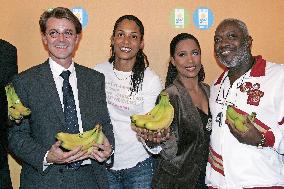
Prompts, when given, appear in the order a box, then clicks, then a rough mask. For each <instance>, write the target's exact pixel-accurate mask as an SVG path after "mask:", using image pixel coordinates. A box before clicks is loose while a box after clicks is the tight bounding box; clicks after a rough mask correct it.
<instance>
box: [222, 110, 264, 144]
mask: <svg viewBox="0 0 284 189" xmlns="http://www.w3.org/2000/svg"><path fill="white" fill-rule="evenodd" d="M241 112H242V113H241ZM255 117H256V113H254V112H252V113H251V114H250V115H248V114H246V113H245V112H243V111H241V110H239V109H237V108H236V107H233V106H228V107H227V112H226V118H227V119H226V124H227V125H228V126H229V129H230V132H231V133H232V134H233V135H234V137H236V139H237V140H238V141H239V142H240V143H243V144H248V145H253V146H258V145H259V144H260V143H261V142H262V140H263V135H262V132H261V131H260V130H258V126H257V125H256V123H255V122H254V120H255Z"/></svg>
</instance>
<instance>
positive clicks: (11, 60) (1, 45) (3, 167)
mask: <svg viewBox="0 0 284 189" xmlns="http://www.w3.org/2000/svg"><path fill="white" fill-rule="evenodd" d="M17 73H18V66H17V49H16V47H14V46H13V45H11V44H10V43H8V42H7V41H4V40H1V39H0V189H8V188H12V184H11V179H10V172H9V166H8V160H7V151H6V149H5V148H6V147H7V124H6V123H7V118H8V116H7V100H6V93H5V85H6V84H7V83H8V82H9V80H10V78H11V77H12V76H13V75H15V74H17Z"/></svg>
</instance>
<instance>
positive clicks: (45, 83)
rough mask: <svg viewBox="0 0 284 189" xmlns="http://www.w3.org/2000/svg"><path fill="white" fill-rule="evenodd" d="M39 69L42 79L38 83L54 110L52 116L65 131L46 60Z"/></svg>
mask: <svg viewBox="0 0 284 189" xmlns="http://www.w3.org/2000/svg"><path fill="white" fill-rule="evenodd" d="M41 68H42V69H41V71H40V74H41V76H42V77H41V80H39V81H38V82H41V83H42V87H43V88H44V90H45V91H46V93H45V94H47V96H48V97H47V98H46V99H47V100H48V101H49V102H48V104H49V105H50V106H51V107H52V108H53V109H54V115H57V117H58V119H59V120H60V122H61V123H62V126H63V130H64V129H65V126H64V125H65V118H64V113H63V109H62V105H61V102H60V98H59V95H58V92H57V89H56V85H55V82H54V79H53V75H52V72H51V69H50V65H49V63H48V60H47V61H46V62H44V63H43V64H42V67H41Z"/></svg>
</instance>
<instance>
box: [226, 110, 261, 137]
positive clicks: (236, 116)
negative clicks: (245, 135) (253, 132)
mask: <svg viewBox="0 0 284 189" xmlns="http://www.w3.org/2000/svg"><path fill="white" fill-rule="evenodd" d="M255 117H256V113H255V112H252V113H251V114H250V115H247V114H246V115H242V114H240V113H238V112H237V110H236V108H235V107H233V106H230V105H229V106H228V107H227V112H226V118H227V120H228V121H229V122H231V123H234V125H235V127H236V129H237V130H238V131H240V132H246V131H247V130H248V127H247V126H246V125H245V121H246V119H247V118H248V119H249V120H250V121H251V122H253V121H254V119H255Z"/></svg>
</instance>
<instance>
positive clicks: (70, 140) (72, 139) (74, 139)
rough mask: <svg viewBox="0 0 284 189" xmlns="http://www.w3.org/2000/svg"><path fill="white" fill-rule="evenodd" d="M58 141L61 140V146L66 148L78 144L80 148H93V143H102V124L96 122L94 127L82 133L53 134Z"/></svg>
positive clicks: (72, 147) (71, 147)
mask: <svg viewBox="0 0 284 189" xmlns="http://www.w3.org/2000/svg"><path fill="white" fill-rule="evenodd" d="M55 137H56V138H57V139H58V140H59V141H62V143H61V146H62V147H63V148H65V149H66V150H74V149H75V148H77V147H78V146H82V150H88V152H91V151H92V150H93V145H94V144H95V143H96V144H102V143H103V141H104V138H105V135H104V133H103V131H102V126H101V125H100V124H97V125H96V126H95V128H93V129H91V130H89V131H85V132H83V133H77V134H70V133H63V132H60V133H57V134H56V136H55Z"/></svg>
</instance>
